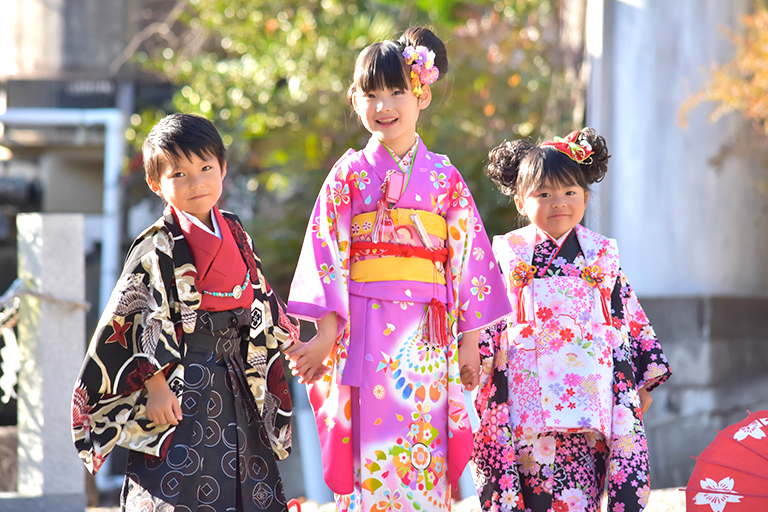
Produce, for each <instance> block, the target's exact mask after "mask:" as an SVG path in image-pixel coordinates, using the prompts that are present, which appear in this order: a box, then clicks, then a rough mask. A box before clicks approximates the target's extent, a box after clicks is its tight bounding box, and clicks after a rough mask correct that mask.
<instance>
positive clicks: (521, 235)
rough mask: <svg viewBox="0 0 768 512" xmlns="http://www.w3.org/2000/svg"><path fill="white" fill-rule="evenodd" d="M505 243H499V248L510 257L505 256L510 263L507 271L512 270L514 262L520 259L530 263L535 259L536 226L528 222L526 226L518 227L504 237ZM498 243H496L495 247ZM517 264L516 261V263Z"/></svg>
mask: <svg viewBox="0 0 768 512" xmlns="http://www.w3.org/2000/svg"><path fill="white" fill-rule="evenodd" d="M503 240H504V243H503V244H498V246H499V249H500V250H502V251H503V253H504V254H507V255H508V256H509V257H508V258H505V260H506V261H507V263H508V265H507V268H505V269H504V270H505V271H509V270H511V268H510V266H514V265H512V262H514V261H516V260H519V261H522V262H523V263H526V264H528V265H530V264H531V261H532V260H533V249H534V247H535V246H536V226H534V225H533V224H528V225H527V226H525V227H524V228H521V229H516V230H515V231H512V232H511V233H507V234H506V235H504V237H503ZM496 245H497V244H494V249H495V248H496V247H495V246H496ZM515 264H516V263H515Z"/></svg>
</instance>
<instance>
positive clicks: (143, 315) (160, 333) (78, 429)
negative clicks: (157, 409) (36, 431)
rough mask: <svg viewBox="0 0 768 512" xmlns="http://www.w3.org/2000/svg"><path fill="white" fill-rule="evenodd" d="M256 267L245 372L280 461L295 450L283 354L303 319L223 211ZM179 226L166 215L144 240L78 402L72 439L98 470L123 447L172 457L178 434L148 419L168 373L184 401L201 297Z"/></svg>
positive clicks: (88, 360) (88, 364)
mask: <svg viewBox="0 0 768 512" xmlns="http://www.w3.org/2000/svg"><path fill="white" fill-rule="evenodd" d="M222 215H223V216H224V218H225V220H226V222H227V225H228V226H229V228H230V229H231V231H232V234H233V236H234V238H235V241H236V243H237V245H238V247H239V249H240V253H241V255H242V256H243V259H244V261H245V262H246V265H247V266H248V268H249V270H250V275H251V287H252V288H253V292H254V300H253V303H252V304H251V325H250V328H249V329H248V331H247V334H248V338H247V340H246V343H247V353H246V358H245V359H246V363H247V364H246V368H245V374H246V377H247V381H248V385H249V387H250V388H251V391H252V393H253V395H254V397H255V399H256V403H257V406H258V409H259V413H260V414H261V415H262V416H263V420H264V422H265V426H266V429H267V431H268V434H269V442H270V444H271V447H272V450H273V451H274V453H275V456H276V457H277V458H278V459H284V458H285V457H287V456H288V453H289V452H290V447H291V427H290V416H291V407H292V406H291V400H290V396H289V394H288V385H287V382H286V379H285V375H284V373H283V366H282V363H281V360H280V350H282V349H284V348H287V347H288V346H290V344H291V343H293V342H295V341H297V340H298V322H297V321H296V320H295V319H292V318H290V317H288V316H287V315H286V314H285V305H284V304H283V302H282V301H281V300H280V298H279V297H278V296H277V295H276V294H275V293H274V292H273V291H272V289H271V288H270V286H269V284H268V283H267V281H266V279H265V278H264V275H263V273H262V269H261V261H260V260H259V257H258V255H257V254H256V251H255V248H254V246H253V242H252V240H251V238H250V237H249V236H248V234H247V233H246V232H245V231H244V230H243V228H242V227H241V225H240V221H239V219H238V218H237V217H236V216H235V215H233V214H231V213H228V212H222ZM196 275H197V270H196V269H195V266H194V262H193V260H192V256H191V252H190V249H189V246H188V245H187V243H186V241H185V239H184V236H183V234H182V232H181V229H180V227H179V225H178V223H177V221H176V219H175V218H174V216H173V214H172V213H171V211H170V209H166V211H165V213H164V216H163V217H162V218H161V219H159V220H158V221H157V222H156V223H155V224H154V225H152V226H151V227H149V228H148V229H147V230H145V231H144V233H142V234H141V235H139V237H138V238H137V239H136V241H135V242H134V244H133V245H132V247H131V248H130V250H129V253H128V256H127V258H126V262H125V265H124V268H123V273H122V275H121V276H120V278H119V280H118V283H117V284H116V285H115V288H114V290H113V292H112V295H111V297H110V300H109V303H108V304H107V306H106V308H105V310H104V312H103V314H102V316H101V318H100V320H99V324H98V326H97V328H96V332H95V334H94V336H93V338H92V340H91V343H90V345H89V347H88V351H87V354H86V357H85V361H84V363H83V366H82V368H81V370H80V375H79V376H78V379H77V381H76V384H75V389H74V393H73V398H72V437H73V440H74V443H75V447H76V448H77V450H78V454H79V455H80V457H81V458H82V459H83V461H84V463H85V465H86V467H87V468H88V470H89V471H91V472H92V473H94V474H95V473H96V472H97V471H98V470H99V468H100V467H101V465H102V464H103V463H104V460H105V458H106V457H107V455H108V454H109V453H110V452H111V450H112V449H113V448H114V447H115V446H116V445H120V446H123V447H125V448H127V449H129V450H134V451H138V452H143V453H147V454H149V455H153V456H156V457H164V456H165V453H166V450H167V448H168V446H169V444H170V440H171V436H172V435H173V432H174V430H175V427H174V426H173V425H161V426H158V425H155V424H153V423H152V422H151V421H149V419H147V418H146V414H145V406H146V389H145V387H144V383H145V382H146V381H147V379H149V378H150V377H151V376H153V375H154V374H155V373H156V372H158V371H163V372H164V373H165V376H166V380H167V382H168V385H169V387H170V389H171V390H172V391H173V392H174V393H175V394H176V395H177V396H178V397H181V396H182V394H183V391H184V368H183V366H182V365H181V364H180V361H181V358H182V354H183V350H184V345H183V336H184V334H185V333H186V334H189V333H191V332H193V331H194V328H195V321H196V318H197V316H196V311H197V309H198V307H199V305H200V292H199V291H198V290H197V289H196V287H195V277H196Z"/></svg>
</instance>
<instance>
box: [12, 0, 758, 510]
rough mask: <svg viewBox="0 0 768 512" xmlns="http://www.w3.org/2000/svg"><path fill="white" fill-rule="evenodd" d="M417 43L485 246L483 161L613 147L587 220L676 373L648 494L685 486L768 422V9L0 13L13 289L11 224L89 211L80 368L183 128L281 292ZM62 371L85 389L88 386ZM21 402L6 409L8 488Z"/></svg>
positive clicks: (95, 8)
mask: <svg viewBox="0 0 768 512" xmlns="http://www.w3.org/2000/svg"><path fill="white" fill-rule="evenodd" d="M411 25H429V26H431V27H433V28H434V30H435V32H436V33H437V35H438V36H440V37H441V38H442V39H443V40H444V41H445V42H446V46H447V48H448V57H449V63H450V70H449V71H448V73H447V74H446V75H445V76H444V78H443V79H441V80H440V81H439V82H438V83H437V84H435V85H434V86H433V91H434V100H433V102H432V105H431V106H430V107H429V108H428V109H427V110H426V111H424V112H423V113H422V114H421V117H420V122H419V128H418V130H419V133H420V135H421V136H422V138H423V139H424V141H425V142H426V144H427V146H428V147H429V148H430V149H431V150H433V151H436V152H438V153H446V154H447V155H448V156H449V157H450V158H451V160H452V162H453V163H454V164H455V165H456V167H457V168H458V169H459V170H460V171H461V172H462V174H463V175H464V177H465V179H466V180H467V182H468V184H469V187H470V189H471V191H472V193H473V195H474V198H475V201H476V202H477V204H478V207H479V209H480V212H481V215H482V218H483V220H484V223H485V225H486V229H487V231H488V234H489V235H490V236H493V235H497V234H502V233H505V232H507V231H509V230H511V229H513V228H514V227H517V218H516V214H515V211H514V207H513V206H512V205H511V204H510V203H509V201H508V199H507V198H505V197H504V196H502V195H500V194H499V193H498V192H497V191H496V190H495V189H494V188H493V186H492V184H491V182H490V180H488V179H487V178H486V177H485V176H484V172H483V166H484V163H485V161H486V157H487V153H488V150H489V149H491V148H492V147H494V146H495V145H497V144H499V143H500V142H501V141H503V140H504V139H508V140H511V139H517V138H525V139H530V140H532V141H534V142H536V141H539V140H544V139H551V138H552V137H553V136H556V135H557V136H564V135H566V134H567V133H568V132H570V131H571V130H573V129H575V128H579V127H581V126H584V125H588V126H592V127H594V128H595V129H597V131H598V132H599V133H600V134H602V135H603V136H604V137H605V138H606V140H607V143H608V148H609V151H610V153H611V154H612V158H611V160H610V164H609V173H608V176H607V178H606V179H605V181H604V182H603V183H600V184H598V185H597V186H595V189H594V190H593V193H592V195H591V196H590V208H589V210H588V214H587V218H586V219H585V221H584V222H585V225H587V226H588V227H589V228H591V229H594V230H596V231H598V232H601V233H603V234H605V235H608V236H610V237H613V238H616V239H617V240H618V244H619V250H620V252H621V255H622V256H621V257H622V264H623V267H624V270H625V272H626V273H627V275H628V277H629V280H630V282H631V284H632V285H633V287H634V288H635V289H636V291H637V292H638V294H639V296H640V300H641V302H642V304H643V306H644V307H645V310H646V313H647V314H648V316H649V318H650V320H651V323H652V324H653V326H654V328H655V329H656V332H657V334H658V337H659V340H660V341H661V343H662V347H663V348H664V350H665V352H666V354H667V356H668V358H669V360H670V363H671V366H672V369H673V372H674V375H673V377H672V378H671V379H670V381H669V382H668V383H667V384H665V385H664V386H662V387H661V388H659V389H658V390H657V391H654V393H653V397H654V402H653V406H652V408H651V410H650V412H649V413H648V415H647V416H646V418H645V421H646V428H647V431H648V437H649V446H650V453H651V463H652V471H651V474H652V477H653V487H654V488H662V487H680V486H684V485H685V483H686V482H687V479H688V476H689V475H690V472H691V470H692V468H693V464H694V461H693V460H692V459H691V456H692V455H697V454H698V453H699V452H700V451H701V450H702V449H703V448H704V447H705V446H706V445H707V444H708V443H709V442H710V441H711V440H712V439H713V438H714V436H715V428H722V427H723V426H724V425H726V424H728V423H730V422H732V421H734V420H736V419H740V418H741V417H743V416H744V415H745V410H746V409H748V408H749V409H751V410H753V411H754V410H759V409H768V397H766V393H765V391H766V389H768V367H766V365H765V364H764V361H765V360H766V358H768V334H767V333H768V138H766V131H767V130H768V125H766V119H768V72H767V71H766V70H768V11H766V5H765V4H764V2H762V1H756V0H730V1H723V0H676V1H675V2H669V1H667V0H500V1H496V2H493V1H473V0H464V1H457V0H434V1H428V0H416V1H402V0H380V1H373V0H371V1H337V0H271V1H259V0H1V1H0V48H2V51H0V123H2V125H1V126H2V129H1V130H0V293H1V292H3V291H5V290H6V289H7V288H8V287H9V286H10V285H11V283H12V282H14V279H16V277H17V271H16V268H17V250H18V248H17V233H16V223H15V216H16V214H17V213H21V212H45V213H77V214H83V215H84V244H83V245H84V247H83V251H84V252H83V254H84V257H85V265H84V272H85V281H84V282H85V298H86V300H87V301H88V302H89V303H90V304H91V308H90V310H89V311H88V313H87V314H86V316H85V324H86V325H85V333H86V336H85V337H84V338H83V339H82V344H81V345H80V346H79V347H72V350H73V351H78V352H77V358H80V357H81V355H82V353H83V352H84V350H85V347H86V344H87V341H88V339H89V338H90V335H91V334H92V332H93V330H94V328H95V325H96V322H97V320H98V315H99V314H100V312H101V309H102V308H103V306H104V304H105V302H106V300H107V298H108V297H107V296H106V294H105V292H104V290H106V291H107V293H108V292H109V290H111V288H112V286H113V285H114V282H115V281H116V279H117V275H118V274H119V270H120V268H121V264H122V259H123V257H124V255H125V251H126V250H127V248H128V246H129V244H130V242H131V241H132V240H133V239H134V237H135V236H136V235H138V234H139V233H140V232H141V231H142V230H143V229H144V228H145V227H147V226H148V225H149V224H151V223H152V222H154V220H155V219H156V218H157V217H158V216H159V215H160V213H161V212H162V207H163V205H162V204H161V202H160V201H159V200H158V198H157V197H156V196H154V194H151V193H150V192H149V190H148V188H147V187H146V185H145V183H144V174H143V169H142V166H141V154H140V146H141V143H142V141H143V138H144V136H145V135H146V133H147V132H148V131H149V129H150V128H151V126H152V125H153V124H154V123H155V122H156V121H157V120H159V119H160V118H162V117H163V116H165V115H166V114H168V113H172V112H190V113H196V114H201V115H204V116H206V117H208V118H210V119H212V120H213V121H214V123H215V124H216V125H217V127H218V128H219V130H220V131H221V133H222V135H223V137H224V141H225V143H226V145H227V146H228V171H229V173H228V175H227V179H226V181H225V192H224V197H223V198H222V202H221V205H220V206H221V207H222V208H224V209H228V210H231V211H234V212H236V213H237V214H238V215H239V216H240V217H241V218H242V219H243V220H244V222H245V223H246V226H247V228H248V231H249V233H250V234H251V236H252V237H253V238H254V240H255V243H256V247H257V249H258V251H259V253H260V256H261V258H262V260H263V262H264V266H265V273H266V275H267V276H268V278H269V279H270V281H271V284H272V285H273V287H274V288H276V289H277V290H278V292H279V293H280V295H281V296H282V297H283V298H285V297H286V296H287V290H288V286H289V285H290V281H291V278H292V274H293V270H294V268H295V264H296V261H297V259H298V252H299V248H300V244H301V241H302V239H303V235H304V230H305V228H306V225H307V220H308V218H309V214H310V211H311V208H312V204H313V203H314V200H315V197H316V195H317V193H318V191H319V188H320V184H321V183H322V181H323V179H324V178H325V176H326V174H327V172H328V170H329V169H330V168H331V166H332V164H333V162H334V161H335V160H336V159H337V158H338V157H339V156H341V155H342V154H343V153H344V151H346V149H347V148H349V147H352V148H361V147H363V146H364V144H365V142H366V141H367V139H368V134H367V133H366V132H365V131H364V129H363V128H362V126H361V125H360V123H359V122H358V120H357V118H356V116H354V115H353V113H352V110H351V108H350V107H349V105H348V104H347V100H346V90H347V87H348V86H349V83H350V79H351V74H352V69H353V64H354V60H355V58H356V56H357V54H358V53H359V51H360V50H361V49H363V48H364V47H365V46H367V45H368V44H370V43H372V42H375V41H379V40H382V39H386V38H392V37H397V36H399V35H400V33H401V32H402V31H404V30H405V29H406V28H407V27H409V26H411ZM74 271H75V270H73V272H74ZM0 320H2V317H0ZM311 330H312V329H311V328H308V329H306V330H305V332H307V334H309V331H311ZM4 343H5V342H4V341H0V347H2V346H3V344H4ZM3 354H7V351H6V352H4V353H3ZM12 366H13V365H11V364H4V365H3V367H2V368H3V371H4V372H6V373H8V372H9V371H13V370H12V368H11V367H12ZM9 368H10V370H9ZM57 377H58V378H60V379H61V380H60V385H61V386H63V387H65V388H67V389H69V388H70V386H71V385H72V384H73V383H74V379H75V377H76V375H75V374H73V375H60V376H57ZM4 382H5V383H6V384H5V388H9V387H10V388H13V386H14V385H16V384H15V381H14V380H13V379H9V378H8V377H6V378H5V380H4ZM9 382H10V384H9ZM0 383H1V382H0ZM16 407H17V402H16V399H14V398H10V395H9V393H6V397H5V400H4V403H0V491H5V492H11V493H12V492H15V491H16V490H17V485H16V473H15V472H14V471H15V470H14V469H13V468H14V464H15V460H14V455H15V453H16V451H17V449H18V448H17V437H18V435H17V433H16V430H15V425H16V423H17V413H16ZM62 428H67V425H62ZM294 428H295V429H296V426H294ZM296 430H300V429H296ZM296 430H295V432H296ZM298 435H299V437H300V435H301V431H299V432H298ZM299 441H302V440H301V439H299ZM305 446H306V445H304V444H301V443H298V444H297V449H296V450H295V451H294V455H292V457H290V458H289V461H288V463H287V464H292V465H289V466H286V469H283V471H284V472H288V473H289V474H290V475H291V477H290V478H286V480H287V481H288V482H287V486H286V487H287V491H288V495H289V496H288V497H289V498H290V497H295V496H303V495H306V494H307V492H306V486H307V485H309V484H308V483H307V482H305V481H304V479H305V476H304V475H305V473H302V468H301V467H300V466H301V461H302V458H301V455H300V454H297V453H296V452H297V451H301V450H305V451H306V450H308V448H305ZM67 449H68V450H70V451H69V452H68V455H67V456H71V457H73V458H75V459H76V458H77V457H76V454H75V452H74V450H73V449H71V446H70V447H68V448H67ZM305 457H306V454H305ZM121 463H122V462H121V458H120V456H119V454H116V455H115V456H113V457H112V460H111V462H110V464H109V465H108V467H107V469H106V471H104V470H102V471H104V472H105V475H106V476H103V477H101V479H100V480H97V481H96V482H94V481H93V480H88V485H89V486H90V487H89V489H90V496H91V498H90V501H89V504H91V505H96V504H98V503H99V500H101V502H102V503H108V502H110V500H114V499H115V489H116V487H115V486H116V485H117V484H116V483H115V482H116V481H117V480H119V479H121V476H120V475H121V473H122V470H123V469H122V467H120V464H121ZM83 471H84V470H83ZM109 475H112V476H113V477H115V478H112V479H110V478H109ZM116 479H117V480H116ZM75 491H77V492H79V490H78V489H76V490H75ZM73 492H74V491H73ZM0 508H2V507H0Z"/></svg>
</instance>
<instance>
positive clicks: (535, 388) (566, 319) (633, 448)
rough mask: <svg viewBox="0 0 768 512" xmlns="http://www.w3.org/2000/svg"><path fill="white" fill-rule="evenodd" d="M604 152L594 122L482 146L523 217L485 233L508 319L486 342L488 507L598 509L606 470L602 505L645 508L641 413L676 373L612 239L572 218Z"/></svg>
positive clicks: (476, 457)
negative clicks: (549, 135) (548, 137)
mask: <svg viewBox="0 0 768 512" xmlns="http://www.w3.org/2000/svg"><path fill="white" fill-rule="evenodd" d="M608 158H609V156H608V150H607V148H606V145H605V140H604V139H603V138H602V137H601V136H599V135H597V133H595V131H594V130H592V129H591V128H584V129H582V130H580V131H574V132H572V133H571V134H570V135H568V137H566V138H564V139H561V138H557V137H556V138H555V140H554V141H551V142H544V143H542V144H540V145H538V146H534V145H532V144H530V143H529V142H527V141H523V140H517V141H514V142H504V143H502V144H501V145H499V146H498V147H496V148H494V149H493V150H492V151H491V152H490V154H489V159H490V163H489V165H488V175H489V177H490V178H491V179H492V180H493V181H494V182H495V183H496V185H497V186H498V187H499V189H500V190H501V192H502V193H504V194H505V195H508V196H512V197H513V198H514V201H515V205H516V206H517V209H518V211H519V213H520V214H521V215H523V216H526V217H528V218H529V219H530V221H531V224H530V225H529V226H527V227H524V228H522V229H518V230H515V231H512V232H510V233H507V234H506V235H503V236H499V237H495V239H494V242H493V251H494V255H495V256H496V258H497V260H498V262H499V266H500V267H501V270H502V272H503V273H504V276H505V278H506V280H505V282H506V285H507V293H508V295H509V299H510V302H511V305H512V309H513V314H512V315H511V316H510V317H508V318H507V319H505V320H504V321H502V322H501V323H499V324H497V325H495V326H494V327H492V328H490V329H487V330H486V331H484V333H483V335H481V340H480V351H481V357H482V358H483V365H482V372H481V377H480V381H481V382H480V387H479V388H478V392H477V394H476V399H475V406H476V408H477V411H478V415H479V416H480V418H481V425H480V428H479V429H478V430H477V432H476V433H475V449H474V452H473V456H472V467H473V469H474V477H475V483H476V485H477V487H478V493H479V495H480V503H481V505H482V507H483V510H486V511H488V510H492V511H498V510H501V511H505V512H506V511H520V512H522V511H524V510H525V511H529V510H530V511H542V512H544V511H555V512H563V511H568V512H584V511H597V510H599V508H600V501H601V498H602V495H603V490H604V487H605V484H606V479H607V484H608V498H609V510H611V511H616V512H629V511H641V510H643V508H644V507H645V505H646V504H647V501H648V495H649V493H650V483H649V480H648V449H647V444H646V439H645V433H644V430H643V420H642V414H643V413H645V412H646V411H647V409H648V407H649V406H650V402H651V399H650V395H649V394H648V392H649V391H650V390H651V389H653V388H654V387H656V386H657V385H659V384H661V383H662V382H664V381H665V380H666V379H667V378H668V377H669V375H670V370H669V366H668V364H667V359H666V358H665V357H664V354H663V353H662V351H661V347H660V346H659V343H658V341H657V340H656V336H655V334H654V332H653V328H652V327H651V326H650V324H649V323H648V318H647V317H646V316H645V313H644V312H643V309H642V308H641V307H640V304H639V302H638V301H637V297H636V296H635V293H634V292H633V291H632V288H631V287H630V286H629V283H627V279H626V277H625V276H624V273H623V272H622V271H621V268H620V267H619V253H618V249H617V246H616V241H615V240H611V239H609V238H606V237H604V236H601V235H599V234H597V233H594V232H592V231H590V230H588V229H586V228H585V227H583V226H581V225H580V224H579V222H580V221H581V219H582V217H583V216H584V210H585V208H586V206H587V200H588V199H589V185H590V184H591V183H595V182H597V181H600V180H601V179H602V178H603V177H604V176H605V173H606V171H607V162H608Z"/></svg>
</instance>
